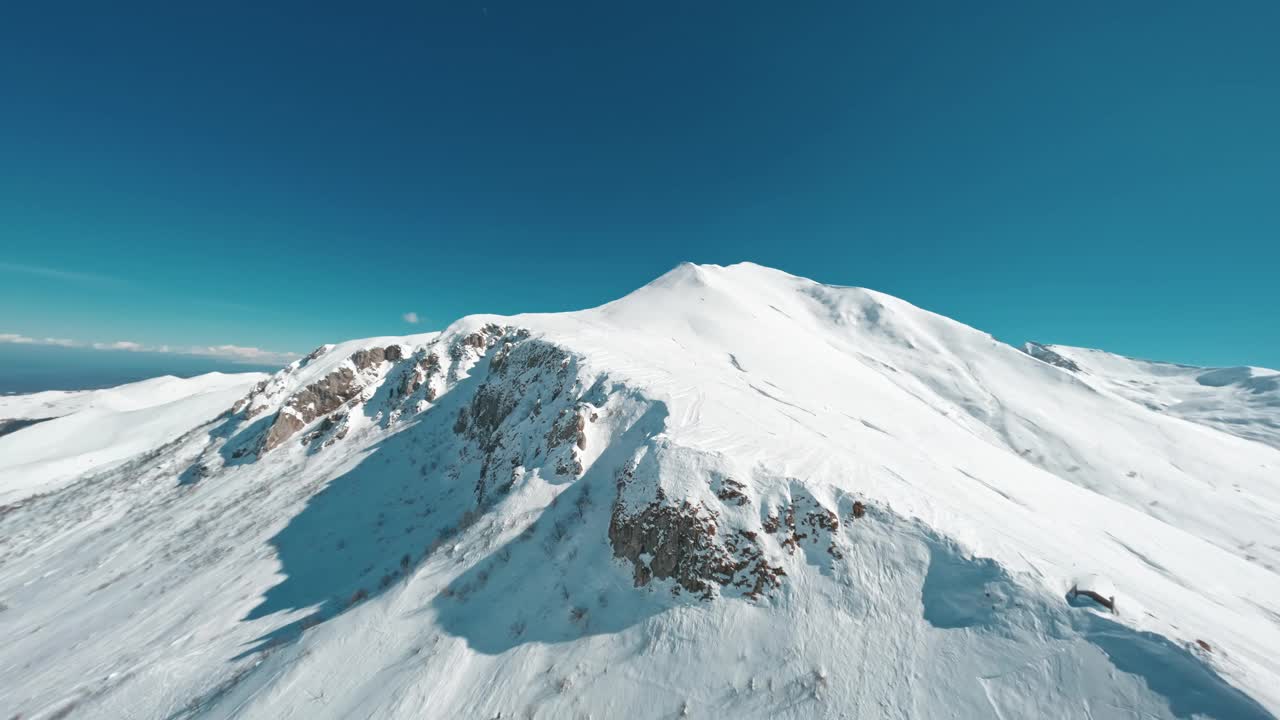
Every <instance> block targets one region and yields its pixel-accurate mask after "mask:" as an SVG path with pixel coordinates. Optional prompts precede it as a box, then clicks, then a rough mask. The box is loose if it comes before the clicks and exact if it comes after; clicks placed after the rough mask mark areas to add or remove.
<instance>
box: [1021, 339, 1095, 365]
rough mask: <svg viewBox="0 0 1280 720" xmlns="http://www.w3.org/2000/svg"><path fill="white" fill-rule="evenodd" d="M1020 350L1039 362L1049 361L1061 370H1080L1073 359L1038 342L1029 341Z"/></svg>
mask: <svg viewBox="0 0 1280 720" xmlns="http://www.w3.org/2000/svg"><path fill="white" fill-rule="evenodd" d="M1022 351H1023V352H1025V353H1026V354H1028V355H1030V356H1031V357H1033V358H1035V359H1037V360H1039V361H1041V362H1046V363H1049V364H1050V365H1053V366H1055V367H1060V368H1062V369H1063V370H1070V371H1071V372H1081V370H1080V366H1079V365H1077V364H1076V363H1075V361H1074V360H1070V359H1068V358H1065V357H1063V356H1061V355H1059V354H1058V353H1056V352H1054V351H1053V350H1050V349H1049V348H1047V347H1045V346H1044V345H1041V344H1040V343H1033V342H1029V343H1027V344H1026V345H1024V346H1023V348H1022Z"/></svg>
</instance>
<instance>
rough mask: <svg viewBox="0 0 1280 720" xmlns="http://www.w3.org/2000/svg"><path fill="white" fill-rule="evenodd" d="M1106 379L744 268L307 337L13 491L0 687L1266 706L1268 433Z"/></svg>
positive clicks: (735, 710)
mask: <svg viewBox="0 0 1280 720" xmlns="http://www.w3.org/2000/svg"><path fill="white" fill-rule="evenodd" d="M1049 353H1052V357H1054V358H1059V359H1061V361H1062V363H1068V364H1075V366H1076V370H1075V371H1072V369H1071V368H1070V367H1068V368H1066V369H1064V367H1063V366H1062V363H1055V364H1057V365H1059V366H1058V367H1054V366H1053V365H1051V364H1048V363H1046V362H1045V361H1044V359H1045V358H1048V357H1050V355H1049ZM1108 362H1111V361H1108ZM1118 367H1120V366H1119V365H1116V364H1108V363H1107V362H1103V361H1102V360H1100V359H1099V358H1097V357H1094V356H1086V355H1085V354H1082V353H1076V352H1074V351H1072V350H1071V349H1067V348H1061V347H1059V346H1044V345H1035V344H1032V345H1029V346H1028V348H1027V352H1020V351H1018V350H1016V349H1014V348H1012V347H1009V346H1007V345H1004V344H1003V343H1000V342H997V341H996V340H994V339H993V338H992V337H991V336H990V335H987V334H986V333H983V332H981V331H978V330H975V329H973V328H971V327H968V326H966V325H963V324H961V323H958V322H955V321H953V320H950V319H947V318H944V317H942V316H939V315H936V314H934V313H930V312H927V311H924V310H921V309H920V308H917V307H914V306H912V305H910V304H909V303H907V302H905V301H902V300H898V299H896V298H892V297H890V296H887V295H883V294H880V293H876V292H874V291H869V290H863V289H859V288H842V287H835V286H829V285H824V284H821V283H817V282H813V281H811V280H807V279H804V278H799V277H796V276H793V275H789V274H787V273H783V272H780V271H777V270H772V269H769V268H764V267H761V266H758V265H753V264H749V263H744V264H739V265H731V266H727V267H722V266H716V265H692V264H682V265H680V266H677V267H676V268H674V269H672V270H671V271H669V272H668V273H666V274H664V275H662V276H661V277H659V278H657V279H656V280H654V281H653V282H651V283H649V284H647V285H645V286H643V287H641V288H639V289H637V290H636V291H634V292H633V293H631V294H629V295H627V296H626V297H624V298H621V299H619V300H616V301H613V302H611V303H607V304H605V305H602V306H600V307H598V308H594V309H590V310H583V311H579V312H572V313H558V314H530V315H516V316H512V317H499V316H491V315H478V316H470V317H467V318H464V319H462V320H459V321H458V322H456V323H454V324H453V325H451V326H450V327H448V328H446V329H445V330H444V331H442V332H439V333H426V334H421V335H410V336H404V337H381V338H368V339H364V340H356V341H349V342H344V343H339V344H336V345H325V346H321V347H320V348H317V350H316V351H315V352H313V353H311V354H309V355H308V356H306V357H304V358H302V359H300V360H298V361H297V362H295V363H293V364H291V365H290V366H288V367H287V368H285V369H283V370H281V371H280V372H279V373H277V374H275V375H274V376H271V377H266V378H262V377H254V378H252V382H246V383H245V384H243V385H240V386H239V387H238V388H237V390H238V392H237V393H236V395H237V396H238V399H236V400H235V402H234V403H232V402H230V398H228V397H222V396H210V397H215V399H222V400H225V401H226V402H225V404H224V406H223V407H224V410H225V411H224V412H222V414H220V415H217V416H216V417H215V416H213V415H212V414H209V413H204V412H203V410H201V412H196V411H195V410H191V411H190V412H188V411H187V410H186V409H182V410H180V411H175V412H179V414H180V415H181V417H182V418H185V420H184V424H182V429H181V431H179V432H176V433H170V432H169V430H165V431H164V432H161V431H160V430H156V431H154V432H151V431H147V432H149V433H151V434H149V435H147V437H148V438H149V439H150V442H148V443H147V444H146V446H145V450H138V451H136V452H133V453H132V454H129V453H125V454H124V456H123V457H121V458H117V460H116V461H115V462H113V463H112V464H105V465H100V466H95V469H94V471H93V473H92V474H85V475H82V476H77V477H74V478H71V479H70V480H69V484H65V485H63V486H59V487H57V488H55V489H52V490H50V491H49V492H48V493H47V494H39V495H30V494H28V495H21V494H19V495H17V496H14V497H16V499H13V500H11V502H10V505H8V506H6V507H5V508H4V509H3V511H0V522H3V523H4V530H5V532H4V533H0V563H3V566H4V567H5V568H6V571H5V575H4V576H3V578H0V598H2V599H3V600H4V602H5V603H6V604H7V605H8V606H9V607H10V611H9V612H5V613H3V614H0V624H2V625H3V628H2V629H3V630H4V631H5V635H6V637H12V638H17V640H16V641H15V642H14V643H10V644H8V645H6V646H5V647H3V648H0V665H2V666H4V667H12V668H20V670H17V671H16V672H17V673H18V674H17V675H16V676H15V678H14V680H15V681H14V682H12V683H8V684H6V686H5V687H4V688H0V705H3V706H4V707H7V708H14V709H15V711H16V712H20V713H23V714H24V716H25V715H40V714H42V713H43V714H56V713H59V712H62V711H63V710H64V709H65V708H66V707H72V706H74V707H75V708H78V709H85V710H86V711H88V712H90V713H92V714H96V715H102V716H118V715H121V714H122V712H123V711H124V710H126V709H127V710H128V711H129V712H135V711H140V710H141V711H145V712H147V713H148V716H149V717H158V718H159V717H170V716H175V715H182V714H184V713H185V714H186V715H191V716H195V715H207V716H215V717H220V716H229V715H236V716H238V717H262V718H274V717H283V716H288V715H301V714H305V715H307V716H309V717H312V716H322V717H353V716H359V717H369V716H376V717H401V716H403V717H416V716H419V715H421V713H422V711H423V708H424V705H423V701H422V700H421V698H430V705H429V707H430V712H431V713H432V714H435V715H440V716H468V717H520V716H539V717H540V716H555V717H567V716H574V715H581V714H590V715H592V716H610V715H617V714H620V713H621V714H628V713H630V714H638V715H642V716H646V717H664V716H681V715H689V716H724V715H733V716H735V717H737V716H742V717H796V718H800V717H806V718H807V717H825V716H830V717H838V716H842V715H853V714H856V715H858V716H863V717H898V716H901V715H902V713H903V712H904V710H903V709H904V708H911V711H910V713H911V714H919V715H922V716H928V717H974V716H986V715H998V716H1002V717H1022V716H1027V715H1029V714H1035V713H1036V712H1042V711H1041V710H1031V709H1030V708H1037V709H1039V708H1045V707H1053V708H1055V712H1056V711H1060V712H1058V714H1059V715H1060V716H1062V717H1078V718H1082V719H1083V718H1087V717H1091V716H1092V717H1098V713H1100V712H1102V710H1101V708H1107V707H1121V708H1125V709H1126V712H1127V711H1128V710H1132V711H1133V712H1137V713H1140V714H1143V715H1144V716H1150V717H1159V718H1173V717H1188V716H1191V715H1195V714H1200V715H1207V716H1211V717H1244V718H1269V717H1273V715H1272V711H1273V710H1274V709H1275V708H1277V707H1280V691H1277V688H1280V661H1278V660H1277V659H1276V658H1275V657H1274V653H1273V652H1272V649H1273V648H1274V647H1276V646H1280V626H1278V625H1277V624H1276V623H1275V622H1274V618H1275V617H1280V606H1277V604H1276V602H1277V601H1276V600H1275V598H1280V574H1277V568H1280V535H1278V534H1277V533H1278V532H1280V531H1277V527H1280V523H1278V522H1277V521H1278V520H1280V518H1278V517H1277V511H1276V508H1277V507H1280V489H1278V488H1277V487H1276V485H1275V482H1274V476H1275V471H1276V468H1278V467H1280V450H1277V448H1276V447H1273V446H1271V445H1269V444H1267V443H1266V442H1259V441H1257V439H1256V438H1250V437H1242V436H1240V434H1239V433H1236V434H1232V433H1230V432H1228V431H1224V430H1228V428H1226V427H1225V425H1226V424H1229V423H1227V422H1226V421H1224V423H1223V425H1224V427H1219V426H1216V425H1214V424H1213V423H1210V422H1207V421H1205V419H1204V418H1196V417H1190V416H1187V415H1185V414H1181V413H1180V412H1176V411H1175V408H1178V407H1181V405H1176V404H1175V405H1170V406H1166V407H1152V406H1150V405H1149V404H1146V403H1144V402H1141V399H1142V398H1141V396H1140V395H1135V394H1133V393H1129V394H1125V393H1124V392H1121V390H1122V389H1123V388H1125V387H1130V386H1129V385H1127V384H1126V382H1127V380H1129V379H1132V378H1130V377H1128V376H1124V375H1123V373H1120V372H1119V370H1118V369H1117V368H1118ZM1125 367H1127V366H1125ZM1154 374H1155V373H1154V371H1151V372H1148V373H1147V375H1146V376H1144V377H1146V378H1148V380H1150V379H1151V378H1152V377H1154ZM1172 377H1181V376H1180V375H1176V374H1175V375H1174V376H1172ZM1250 377H1251V378H1252V377H1253V375H1252V374H1250ZM1194 378H1200V379H1202V380H1203V379H1204V373H1203V372H1202V373H1201V374H1200V375H1196V376H1194V377H1193V379H1192V381H1191V382H1196V381H1195V380H1194ZM1151 382H1153V383H1154V382H1155V381H1154V380H1151ZM1179 382H1181V381H1179ZM1215 382H1217V384H1216V385H1215V384H1214V383H1215ZM1241 382H1242V378H1241V377H1240V376H1239V374H1238V373H1237V374H1236V375H1232V374H1231V373H1225V374H1219V375H1211V376H1210V377H1209V381H1208V382H1203V383H1196V384H1197V385H1198V386H1199V387H1201V388H1206V389H1212V390H1215V391H1218V390H1222V389H1223V388H1228V389H1230V392H1232V393H1239V392H1247V388H1245V387H1244V386H1243V385H1241ZM1179 387H1181V386H1179ZM203 395H204V394H203V393H196V392H194V391H193V397H201V396H203ZM1223 397H1225V396H1219V395H1214V396H1209V397H1208V399H1205V398H1200V399H1201V400H1202V401H1203V402H1205V403H1211V401H1213V400H1214V398H1218V399H1221V398H1223ZM1231 397H1232V398H1235V397H1236V395H1235V394H1233V395H1232V396H1231ZM1260 397H1263V398H1265V397H1267V396H1266V394H1265V391H1264V392H1263V393H1262V394H1261V395H1260ZM1135 400H1137V401H1135ZM1184 404H1185V403H1184ZM0 407H2V406H0ZM173 407H175V408H180V409H181V408H185V407H186V406H185V405H183V404H181V403H178V404H176V405H173ZM1205 407H1208V405H1207V404H1206V405H1205ZM1251 407H1252V406H1251ZM1267 407H1271V408H1272V409H1271V412H1272V413H1273V414H1272V415H1270V416H1266V415H1259V418H1260V419H1263V420H1265V419H1266V418H1267V417H1270V418H1272V419H1274V418H1275V415H1274V412H1275V409H1274V406H1268V405H1267V404H1266V403H1265V402H1259V403H1258V404H1257V406H1256V407H1255V408H1254V409H1256V410H1257V411H1258V412H1259V413H1265V412H1266V408H1267ZM201 408H203V405H202V406H201ZM89 412H90V411H89V410H87V409H86V410H83V411H82V412H76V413H72V414H68V415H67V416H65V417H63V418H59V419H58V420H50V421H48V422H45V423H41V424H39V425H34V426H29V427H23V428H21V429H19V430H17V431H15V432H12V433H10V434H9V435H6V436H5V437H3V438H0V449H3V448H5V447H15V445H13V444H12V443H22V442H24V440H23V438H24V436H25V437H32V438H35V437H42V438H44V439H45V440H44V442H45V443H46V445H47V446H48V447H57V446H58V442H60V440H59V439H60V438H63V439H65V438H66V437H69V436H67V435H60V434H58V433H60V432H64V431H63V430H60V429H59V427H58V426H57V425H56V423H62V424H63V425H66V426H67V427H69V428H71V430H67V431H66V432H71V431H72V430H74V431H75V432H78V433H80V435H81V436H87V435H91V434H94V433H93V431H94V430H98V431H100V432H99V433H98V435H100V436H101V437H104V438H107V439H108V442H107V443H106V444H107V445H112V444H113V443H114V442H115V440H116V439H118V438H119V437H124V436H126V435H127V436H131V437H136V436H138V435H139V433H140V432H141V429H140V426H137V425H132V424H129V423H132V422H133V420H132V418H130V419H127V420H126V419H121V418H116V417H114V416H113V417H103V416H98V415H93V414H87V413H89ZM165 417H170V416H168V415H166V416H165ZM76 418H79V419H78V420H77V419H76ZM1189 420H1192V421H1189ZM73 421H74V423H78V424H74V425H73ZM95 422H96V423H107V424H109V425H110V426H109V427H95V425H94V423H95ZM1259 426H1260V427H1261V426H1262V425H1261V424H1260V425H1259ZM41 428H52V429H46V430H41V432H42V433H48V434H45V435H39V436H37V435H26V434H27V433H33V432H35V431H37V430H40V429H41ZM166 428H171V425H166ZM4 443H11V444H10V445H8V446H6V445H4ZM135 450H136V448H135ZM65 461H66V458H62V457H50V458H43V459H42V460H41V461H40V462H39V463H36V464H34V465H32V466H31V467H29V468H27V469H26V472H31V473H45V472H49V473H51V472H55V471H56V470H57V468H58V467H61V465H60V464H59V463H62V462H65ZM4 477H6V478H7V477H8V475H7V474H6V475H4ZM50 568H58V569H61V571H59V572H51V571H50ZM53 629H56V631H55V630H53ZM957 658H963V660H957ZM1045 658H1051V659H1052V661H1051V662H1047V661H1046V660H1045ZM353 659H356V660H358V662H353ZM904 677H909V678H911V682H903V678H904ZM103 678H105V679H103ZM68 688H72V689H71V690H68ZM653 688H661V689H662V691H661V692H660V693H654V692H653ZM68 693H71V694H70V695H68ZM68 697H70V698H73V699H72V700H70V701H69V700H67V698H68ZM316 698H321V699H322V700H323V701H321V700H317V699H316ZM68 703H71V704H68Z"/></svg>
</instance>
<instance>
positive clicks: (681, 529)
mask: <svg viewBox="0 0 1280 720" xmlns="http://www.w3.org/2000/svg"><path fill="white" fill-rule="evenodd" d="M633 480H634V468H633V467H631V466H628V467H626V468H624V469H623V470H622V471H621V472H620V473H619V474H618V489H619V493H620V494H621V493H622V491H623V490H624V489H625V488H626V486H627V485H628V484H629V483H631V482H632V481H633ZM718 520H719V515H718V514H717V513H716V512H715V511H714V510H711V509H710V508H708V507H707V506H706V505H705V504H703V503H698V504H694V503H691V502H689V501H688V500H685V501H683V502H680V503H679V504H675V503H672V502H670V501H668V500H667V498H666V497H665V496H663V495H662V494H661V491H659V496H658V497H657V498H656V499H655V500H654V501H653V502H652V503H650V504H649V505H646V506H645V507H644V508H642V509H641V510H640V511H639V512H636V513H633V514H628V513H627V512H626V511H625V510H624V509H623V507H622V506H621V503H615V505H614V509H613V517H612V519H611V520H610V523H609V542H610V544H611V545H612V546H613V554H614V556H615V557H618V558H622V559H625V560H628V561H630V562H631V564H632V566H633V567H634V573H635V584H636V586H637V587H640V586H642V585H647V584H648V583H649V582H650V581H651V580H652V579H653V578H658V579H664V580H665V579H671V580H674V581H675V583H676V585H677V586H678V587H679V588H682V589H684V590H686V591H688V592H691V593H695V594H697V595H698V597H700V598H701V599H703V600H710V599H711V598H713V597H714V596H715V593H716V590H717V589H718V588H722V587H726V586H732V587H734V588H737V589H739V590H741V591H742V592H743V593H744V594H745V595H746V596H747V597H749V598H751V599H756V598H757V597H759V596H760V595H761V594H764V593H767V592H768V591H769V590H772V589H774V588H777V587H779V586H780V585H781V580H780V579H779V578H780V576H783V575H785V574H786V573H785V572H784V571H783V570H782V568H781V567H780V566H776V565H771V564H769V562H768V559H767V558H765V556H764V552H763V550H762V549H761V548H760V545H759V543H758V542H757V536H756V534H755V533H752V532H748V531H743V530H738V531H734V532H731V533H729V534H728V536H727V537H724V538H721V535H720V532H719V530H720V529H719V526H718V522H717V521H718Z"/></svg>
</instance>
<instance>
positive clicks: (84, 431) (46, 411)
mask: <svg viewBox="0 0 1280 720" xmlns="http://www.w3.org/2000/svg"><path fill="white" fill-rule="evenodd" d="M265 377H266V376H265V375H263V374H262V373H240V374H233V375H225V374H222V373H208V374H206V375H200V376H198V377H193V378H187V379H182V378H176V377H171V376H166V377H159V378H154V379H152V380H143V381H142V382H136V383H130V384H128V385H121V386H119V387H115V388H110V389H107V390H83V391H73V392H58V391H54V392H41V393H33V394H30V395H9V396H3V397H0V424H3V425H5V429H7V430H8V432H0V504H4V503H7V502H13V501H15V500H17V499H19V498H21V497H22V496H24V495H29V494H32V493H36V492H48V491H50V490H53V489H56V488H57V487H59V486H60V485H62V484H65V483H67V482H69V481H71V480H74V479H76V478H78V477H82V476H84V475H86V474H88V473H93V472H100V471H102V470H105V469H108V468H111V467H113V466H114V465H116V464H118V463H120V462H122V461H124V460H127V459H129V458H131V457H135V456H137V455H140V454H142V453H146V452H150V451H154V450H156V449H157V448H160V447H162V446H163V445H165V444H166V443H168V442H170V441H172V440H174V439H175V438H178V437H180V436H182V435H184V434H186V433H188V432H190V431H191V429H192V428H193V427H195V426H197V425H199V424H201V423H204V422H207V421H209V420H211V419H213V418H214V417H215V416H216V415H218V414H219V413H221V412H222V411H224V410H226V409H227V406H228V403H231V402H235V399H236V398H238V397H240V396H241V395H243V394H244V393H245V392H247V391H248V390H249V388H251V387H253V385H254V384H255V383H257V382H259V381H261V380H262V379H263V378H265ZM18 430H21V431H22V432H21V434H18Z"/></svg>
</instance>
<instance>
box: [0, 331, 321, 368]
mask: <svg viewBox="0 0 1280 720" xmlns="http://www.w3.org/2000/svg"><path fill="white" fill-rule="evenodd" d="M0 343H9V344H11V345H56V346H58V347H73V348H85V349H89V350H105V351H117V352H119V351H123V352H148V353H168V354H172V355H193V356H196V357H206V358H213V359H217V360H228V361H230V362H236V363H245V364H256V365H284V364H286V363H290V362H293V361H294V360H296V359H298V358H299V357H301V355H299V354H298V353H294V352H277V351H274V350H263V349H262V348H256V347H245V346H243V345H193V346H174V345H144V344H142V343H136V342H132V341H130V340H116V341H114V342H92V343H91V342H79V341H76V340H68V339H66V338H36V337H30V336H28V335H21V334H18V333H0Z"/></svg>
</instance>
